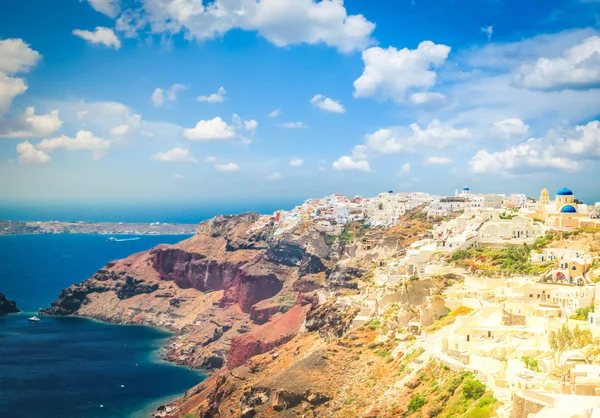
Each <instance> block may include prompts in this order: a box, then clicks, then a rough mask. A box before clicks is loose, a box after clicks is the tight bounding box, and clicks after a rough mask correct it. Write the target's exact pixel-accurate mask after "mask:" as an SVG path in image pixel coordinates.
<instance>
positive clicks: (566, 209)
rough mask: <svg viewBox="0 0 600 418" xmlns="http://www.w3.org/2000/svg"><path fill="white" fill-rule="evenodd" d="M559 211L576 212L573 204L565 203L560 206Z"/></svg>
mask: <svg viewBox="0 0 600 418" xmlns="http://www.w3.org/2000/svg"><path fill="white" fill-rule="evenodd" d="M560 213H577V209H575V208H574V207H573V206H571V205H565V206H563V207H562V209H561V210H560Z"/></svg>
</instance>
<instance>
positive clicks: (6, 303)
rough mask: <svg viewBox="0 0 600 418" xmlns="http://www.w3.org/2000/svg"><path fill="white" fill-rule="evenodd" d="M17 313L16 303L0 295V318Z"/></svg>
mask: <svg viewBox="0 0 600 418" xmlns="http://www.w3.org/2000/svg"><path fill="white" fill-rule="evenodd" d="M17 312H20V311H19V310H18V309H17V302H13V301H12V300H8V299H6V296H4V294H2V293H0V316H3V315H7V314H11V313H17Z"/></svg>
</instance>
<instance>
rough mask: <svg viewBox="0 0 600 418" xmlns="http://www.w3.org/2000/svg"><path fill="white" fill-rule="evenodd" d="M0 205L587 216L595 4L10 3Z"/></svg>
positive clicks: (596, 169)
mask: <svg viewBox="0 0 600 418" xmlns="http://www.w3.org/2000/svg"><path fill="white" fill-rule="evenodd" d="M0 7H1V9H2V13H0V176H2V179H4V181H3V182H1V184H0V198H1V199H3V200H10V201H25V200H27V201H31V200H36V199H40V200H48V201H96V200H99V199H101V200H103V201H112V200H121V201H122V200H128V201H132V202H135V201H137V200H138V199H145V200H159V201H160V200H164V199H168V200H171V201H190V202H191V201H200V202H201V201H214V200H215V199H232V198H233V199H236V198H240V199H245V200H269V201H273V200H277V199H283V198H285V199H288V200H289V198H296V197H297V198H299V199H300V198H304V197H307V196H321V195H325V194H330V193H335V192H340V193H346V194H350V195H354V194H362V195H374V194H376V193H378V192H380V191H383V190H388V189H394V190H397V191H427V192H431V193H439V194H452V193H453V192H454V190H455V189H456V188H458V187H461V186H463V185H464V184H468V185H469V186H471V188H472V189H473V190H474V191H482V192H502V193H517V192H522V193H528V194H531V195H537V194H538V193H539V190H540V189H541V188H542V187H547V188H549V189H550V190H552V189H557V188H560V187H563V186H569V187H571V188H572V189H573V190H574V191H575V193H576V195H577V196H579V197H582V198H584V199H586V200H593V199H600V183H599V182H598V180H597V179H598V178H600V164H599V161H600V126H599V123H598V121H597V119H598V116H599V113H600V92H599V91H598V88H599V87H600V31H599V24H600V2H598V1H591V0H588V1H582V0H566V1H565V0H562V1H543V2H534V1H525V2H523V1H509V0H487V1H483V0H479V1H475V0H472V1H467V0H439V1H433V0H414V1H411V0H406V1H404V0H394V1H391V0H389V1H388V0H380V1H369V2H367V1H357V0H353V1H344V2H342V1H341V0H337V1H334V0H333V1H321V2H316V1H314V0H262V1H260V2H259V1H257V0H216V1H214V2H211V3H210V4H208V3H207V2H206V1H204V4H203V2H202V1H201V0H135V1H129V0H123V1H119V0H82V1H78V0H46V1H44V2H40V1H38V0H19V1H16V0H8V1H5V2H3V4H2V6H0Z"/></svg>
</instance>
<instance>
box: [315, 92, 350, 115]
mask: <svg viewBox="0 0 600 418" xmlns="http://www.w3.org/2000/svg"><path fill="white" fill-rule="evenodd" d="M310 103H311V104H312V105H313V106H314V107H317V108H319V109H321V110H324V111H326V112H332V113H346V108H345V107H344V105H342V104H341V103H340V101H339V100H333V99H330V98H329V97H325V96H323V95H322V94H317V95H315V96H314V97H313V98H312V99H310Z"/></svg>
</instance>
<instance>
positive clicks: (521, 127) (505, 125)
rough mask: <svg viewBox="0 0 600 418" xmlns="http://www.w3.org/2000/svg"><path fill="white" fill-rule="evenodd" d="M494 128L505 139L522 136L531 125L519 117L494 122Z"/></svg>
mask: <svg viewBox="0 0 600 418" xmlns="http://www.w3.org/2000/svg"><path fill="white" fill-rule="evenodd" d="M494 130H495V132H496V133H498V134H499V135H500V136H501V137H502V138H504V139H510V138H512V137H515V136H516V137H520V136H523V135H525V134H526V133H527V131H528V130H529V125H526V124H525V123H524V122H523V121H522V120H521V119H519V118H509V119H504V120H501V121H498V122H494Z"/></svg>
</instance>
